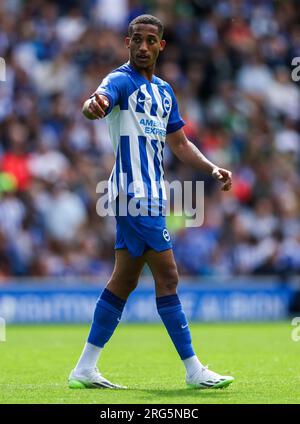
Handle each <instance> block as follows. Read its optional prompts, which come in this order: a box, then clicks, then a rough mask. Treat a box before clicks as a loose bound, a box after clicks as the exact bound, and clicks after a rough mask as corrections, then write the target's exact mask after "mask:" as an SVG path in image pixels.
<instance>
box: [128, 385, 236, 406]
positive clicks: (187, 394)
mask: <svg viewBox="0 0 300 424" xmlns="http://www.w3.org/2000/svg"><path fill="white" fill-rule="evenodd" d="M129 390H130V391H133V392H135V397H139V394H140V395H142V396H143V397H144V398H145V396H147V395H148V396H149V399H151V398H152V399H157V401H159V400H160V399H168V400H169V401H172V399H176V400H178V399H181V400H184V399H187V400H188V401H189V402H190V401H191V399H194V400H195V401H196V403H201V400H203V401H205V400H215V401H216V402H217V401H218V399H219V400H222V401H224V400H226V398H232V397H235V395H236V393H235V392H233V391H232V390H230V389H229V390H228V389H211V390H197V389H138V388H136V389H134V388H130V389H129Z"/></svg>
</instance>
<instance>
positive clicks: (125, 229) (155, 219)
mask: <svg viewBox="0 0 300 424" xmlns="http://www.w3.org/2000/svg"><path fill="white" fill-rule="evenodd" d="M117 201H118V199H117ZM115 218H116V229H117V234H116V243H115V249H127V250H128V251H129V253H130V255H131V256H134V257H137V256H142V255H143V254H144V253H145V252H146V251H147V250H149V249H153V250H155V251H156V252H162V251H164V250H168V249H172V242H171V237H170V235H169V232H168V230H167V228H166V217H165V216H162V215H158V216H151V215H147V216H143V215H138V216H131V215H130V214H127V215H126V216H120V214H119V213H118V209H117V211H116V216H115Z"/></svg>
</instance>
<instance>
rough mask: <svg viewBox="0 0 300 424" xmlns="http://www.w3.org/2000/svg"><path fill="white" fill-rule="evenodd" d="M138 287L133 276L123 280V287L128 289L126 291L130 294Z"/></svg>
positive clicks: (136, 279) (136, 280)
mask: <svg viewBox="0 0 300 424" xmlns="http://www.w3.org/2000/svg"><path fill="white" fill-rule="evenodd" d="M137 285H138V278H135V277H134V276H127V277H126V278H125V280H124V286H125V287H126V288H127V289H128V291H130V292H132V291H133V290H134V289H135V288H136V287H137Z"/></svg>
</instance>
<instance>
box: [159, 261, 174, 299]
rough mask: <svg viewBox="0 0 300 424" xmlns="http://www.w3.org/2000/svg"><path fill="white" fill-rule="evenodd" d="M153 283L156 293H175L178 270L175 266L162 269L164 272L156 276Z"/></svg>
mask: <svg viewBox="0 0 300 424" xmlns="http://www.w3.org/2000/svg"><path fill="white" fill-rule="evenodd" d="M155 283H156V289H157V292H158V293H164V294H166V295H168V294H173V293H175V292H176V288H177V285H178V272H177V269H176V267H174V268H171V269H168V270H164V272H163V273H161V274H160V275H159V277H157V278H156V281H155Z"/></svg>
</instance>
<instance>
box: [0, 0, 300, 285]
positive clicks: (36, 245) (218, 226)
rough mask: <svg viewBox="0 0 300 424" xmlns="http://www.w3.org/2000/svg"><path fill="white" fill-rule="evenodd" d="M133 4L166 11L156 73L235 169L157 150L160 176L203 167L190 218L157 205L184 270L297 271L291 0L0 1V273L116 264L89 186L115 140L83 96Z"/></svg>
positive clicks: (114, 62)
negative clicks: (196, 217) (201, 197)
mask: <svg viewBox="0 0 300 424" xmlns="http://www.w3.org/2000/svg"><path fill="white" fill-rule="evenodd" d="M141 13H151V14H154V15H156V16H158V17H159V18H161V19H162V20H163V21H164V23H165V27H166V29H165V38H166V40H167V43H168V44H167V49H166V50H165V52H164V53H163V54H162V55H161V57H160V60H159V66H158V68H157V72H156V73H157V74H158V75H159V76H160V77H162V78H164V79H166V80H167V81H168V82H170V83H171V85H172V86H173V88H174V90H175V92H176V95H177V98H178V101H179V104H180V110H181V113H182V115H183V117H184V119H185V121H186V127H185V131H186V134H187V135H188V137H189V138H190V140H192V141H193V142H194V143H195V144H196V145H197V146H198V147H199V148H200V150H201V151H202V152H203V153H204V154H205V155H207V156H208V157H209V158H210V159H211V160H213V161H215V162H216V163H217V164H218V165H219V166H223V167H228V168H229V169H231V170H232V171H233V177H234V185H233V189H232V191H231V192H230V193H223V192H222V191H221V190H220V186H219V185H218V184H216V183H215V182H214V181H213V180H212V179H211V178H210V177H207V176H205V175H201V174H199V173H197V172H195V171H194V170H191V169H189V168H187V167H185V166H184V165H183V164H181V163H180V162H179V161H178V160H177V159H176V158H175V157H174V156H173V155H172V154H171V153H170V151H168V150H167V151H166V154H165V171H166V177H167V179H169V180H173V179H179V180H182V181H183V180H204V181H205V220H204V224H203V225H202V226H201V227H199V228H185V226H184V224H183V222H184V220H183V218H182V219H181V218H179V217H176V216H170V217H168V227H169V229H170V232H171V234H172V239H173V242H174V252H175V256H176V259H177V264H178V268H179V271H180V272H181V273H182V274H184V275H191V276H195V275H198V276H199V275H222V276H224V275H226V276H230V275H253V274H282V275H292V274H295V273H299V272H300V254H299V252H300V222H299V212H300V203H299V199H300V172H299V170H300V168H299V155H300V132H299V131H300V89H299V88H300V86H299V82H298V83H297V82H294V81H292V78H291V72H292V66H291V61H292V59H293V58H294V57H296V56H298V57H299V56H300V8H299V5H298V2H297V1H292V0H290V1H288V0H287V1H270V0H264V1H263V2H262V1H255V0H251V1H250V0H216V1H208V0H195V1H179V0H178V1H176V0H153V1H135V0H83V1H77V2H76V1H70V0H69V1H63V2H58V1H57V2H53V1H46V0H31V1H30V2H27V1H21V0H2V1H1V4H0V56H1V57H3V58H5V60H6V82H0V279H2V280H4V279H5V277H8V276H31V275H34V276H73V275H74V276H86V275H91V276H106V275H107V274H109V273H110V272H111V270H112V267H113V261H114V255H113V246H114V237H115V226H114V219H113V218H110V219H108V218H100V217H99V216H98V215H97V214H96V202H97V200H98V198H99V197H98V196H99V195H98V194H97V193H96V185H97V183H98V182H99V181H102V180H104V179H107V178H108V176H109V174H110V171H111V168H112V166H113V162H114V157H113V151H112V147H111V143H110V140H109V137H108V131H107V128H106V123H105V122H104V121H97V122H92V121H88V120H86V119H85V118H84V117H83V116H82V114H81V108H82V104H83V102H84V100H85V99H86V98H87V97H89V96H90V94H91V93H93V92H94V91H95V89H96V88H97V86H98V85H99V83H100V82H101V80H102V78H103V77H104V76H105V75H106V74H107V73H108V72H110V71H111V70H112V69H113V68H115V67H118V66H120V65H121V64H122V63H124V62H126V61H127V55H128V52H127V50H126V49H125V48H124V46H123V38H124V35H125V34H126V28H127V25H128V22H129V21H130V20H131V19H132V18H134V17H135V16H137V15H139V14H141ZM166 149H167V148H166Z"/></svg>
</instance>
